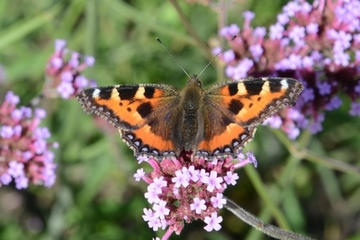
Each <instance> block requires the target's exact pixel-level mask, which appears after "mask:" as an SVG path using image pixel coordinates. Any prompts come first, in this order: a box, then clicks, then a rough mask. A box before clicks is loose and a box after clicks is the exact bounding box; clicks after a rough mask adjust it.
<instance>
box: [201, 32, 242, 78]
mask: <svg viewBox="0 0 360 240" xmlns="http://www.w3.org/2000/svg"><path fill="white" fill-rule="evenodd" d="M235 38H237V35H234V36H233V37H232V38H231V39H230V41H228V42H227V44H226V45H225V46H224V47H222V48H221V50H220V52H218V53H217V54H216V55H215V56H214V57H213V58H212V59H211V60H210V62H209V63H208V64H206V66H205V67H204V68H203V70H201V72H200V73H199V75H198V77H200V75H201V74H202V73H203V72H204V71H205V69H207V68H208V67H209V66H210V64H212V63H213V62H214V61H215V59H216V58H217V57H218V56H219V55H220V54H222V53H223V52H224V51H225V49H227V48H228V47H229V45H230V43H231V42H232V41H234V40H235Z"/></svg>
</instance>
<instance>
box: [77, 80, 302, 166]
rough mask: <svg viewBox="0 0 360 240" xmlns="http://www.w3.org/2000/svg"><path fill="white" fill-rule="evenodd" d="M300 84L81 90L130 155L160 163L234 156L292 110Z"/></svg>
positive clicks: (193, 83) (89, 108)
mask: <svg viewBox="0 0 360 240" xmlns="http://www.w3.org/2000/svg"><path fill="white" fill-rule="evenodd" d="M302 90H303V85H302V84H301V83H300V82H299V81H298V80H296V79H291V78H278V77H272V78H246V79H240V80H237V81H226V82H222V83H218V84H214V85H212V86H210V87H209V88H207V89H205V90H204V89H203V88H202V86H201V81H200V80H199V79H198V77H197V76H196V75H193V76H192V77H191V78H190V79H189V80H188V81H187V83H186V86H185V88H184V89H183V90H179V89H177V88H175V87H174V86H171V85H167V84H120V85H115V86H106V87H97V88H91V89H87V90H84V91H82V92H81V93H80V94H79V95H78V96H77V98H78V100H79V101H80V103H81V106H82V108H83V109H84V111H85V112H86V113H96V114H97V115H99V116H101V117H103V118H105V119H106V120H107V121H108V122H110V123H112V124H113V125H114V126H115V127H116V128H118V129H119V131H120V133H121V136H122V140H123V141H124V142H125V143H126V144H127V145H128V146H129V147H130V148H131V149H133V150H134V154H135V156H141V155H145V156H148V157H152V158H156V159H158V160H161V159H163V158H165V157H179V156H180V153H181V152H182V151H186V152H192V156H193V157H204V158H207V159H209V158H210V159H211V158H213V157H219V158H221V157H226V156H232V157H236V156H237V152H238V150H240V149H241V148H242V147H243V146H244V145H245V144H246V143H247V142H249V141H250V140H252V138H253V136H254V133H255V130H256V127H257V125H259V124H261V123H262V122H263V121H264V120H265V119H266V118H268V117H270V116H271V115H272V114H274V113H275V112H277V111H279V110H280V109H281V108H283V107H285V106H288V105H294V104H295V102H296V99H297V97H298V96H299V94H300V93H301V92H302Z"/></svg>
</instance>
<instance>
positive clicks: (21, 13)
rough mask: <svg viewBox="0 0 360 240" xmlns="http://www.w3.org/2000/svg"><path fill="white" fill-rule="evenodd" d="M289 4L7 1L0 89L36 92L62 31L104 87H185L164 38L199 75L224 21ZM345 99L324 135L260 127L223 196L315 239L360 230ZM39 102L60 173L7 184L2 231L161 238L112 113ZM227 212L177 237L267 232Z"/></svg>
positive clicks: (32, 235) (266, 20) (209, 78)
mask: <svg viewBox="0 0 360 240" xmlns="http://www.w3.org/2000/svg"><path fill="white" fill-rule="evenodd" d="M204 2H205V1H204ZM227 2H228V1H218V2H217V3H218V4H224V3H227ZM285 3H287V1H280V0H273V1H264V0H257V1H256V0H253V1H245V0H243V1H241V0H239V1H235V2H234V4H233V6H232V7H231V9H229V10H228V11H215V10H214V9H213V8H211V7H209V6H207V5H203V4H198V3H188V2H186V1H178V4H179V5H180V8H181V9H182V13H183V14H184V16H185V17H186V18H187V20H188V21H189V24H188V25H187V24H184V22H183V21H182V19H181V17H180V14H179V11H177V10H176V9H175V7H174V3H172V2H171V1H160V0H152V1H140V0H128V1H120V0H101V1H100V0H72V1H70V0H68V1H65V0H64V1H56V0H52V1H51V0H48V1H30V0H22V1H21V0H13V1H9V0H3V1H0V64H1V65H3V68H4V71H5V73H6V77H5V79H2V80H0V99H3V95H4V93H5V92H6V91H7V90H12V91H14V92H15V93H16V94H17V95H19V96H20V97H21V104H24V105H25V104H27V103H29V101H31V99H33V98H34V97H36V96H37V95H38V94H39V92H40V91H41V88H42V84H43V83H44V69H45V65H46V63H47V60H48V58H49V56H50V55H51V54H52V53H53V51H54V48H53V44H54V40H55V39H58V38H60V39H65V40H67V42H68V48H69V49H72V50H76V51H78V52H81V53H83V54H86V55H92V56H94V57H95V58H96V64H95V66H94V67H93V68H89V69H87V70H86V72H85V75H86V76H87V77H88V78H90V79H94V80H96V81H97V83H98V85H111V84H119V83H148V82H151V83H168V84H173V85H175V86H177V87H179V88H181V87H182V86H184V84H185V82H186V75H185V74H184V73H183V72H182V70H181V69H180V68H179V67H178V66H177V64H176V63H175V62H174V61H173V60H172V59H171V58H170V56H169V55H168V54H167V53H166V52H165V51H164V49H163V48H162V47H161V46H160V45H159V44H158V42H157V41H156V40H155V38H156V37H159V38H160V39H161V40H162V42H163V43H164V44H165V45H166V46H167V47H168V48H169V50H170V51H171V52H172V53H173V54H174V56H175V57H176V58H177V59H178V60H179V62H180V63H181V64H182V65H183V67H184V68H185V69H186V71H187V72H188V73H189V74H193V73H199V72H200V71H201V70H202V69H203V68H204V66H205V65H206V64H207V63H208V62H209V60H210V59H211V57H210V51H211V48H212V47H215V46H218V45H219V44H222V41H223V40H221V39H220V38H219V37H218V35H217V33H218V30H219V28H220V27H222V26H224V25H226V24H231V23H236V24H238V25H239V26H240V27H241V26H242V22H243V18H242V12H243V11H245V10H252V11H254V12H255V13H256V17H255V19H254V20H253V21H252V25H253V26H257V25H264V26H269V25H270V24H271V23H273V22H275V21H276V14H278V13H279V12H280V11H281V8H282V6H283V5H284V4H285ZM189 29H192V30H193V31H194V33H195V34H191V33H189ZM222 68H223V67H222V66H221V63H218V62H215V63H213V64H212V65H211V66H210V67H209V68H208V69H207V70H206V71H205V72H204V74H203V75H202V76H201V79H202V80H203V84H204V85H205V86H208V85H209V84H211V83H215V82H216V81H221V80H222V79H223V71H222ZM348 105H349V104H348V103H346V104H344V107H342V108H341V109H340V110H338V111H336V112H333V113H331V114H327V115H326V120H325V122H324V130H323V131H322V132H321V133H319V134H317V135H315V136H312V135H310V134H309V133H307V132H304V133H302V135H301V136H300V138H299V139H298V141H297V142H296V143H295V144H292V143H291V142H290V141H289V140H288V139H287V138H286V137H285V135H284V134H283V133H282V132H278V131H274V130H270V129H269V128H268V127H263V126H260V127H259V128H258V132H257V134H256V138H255V140H254V141H253V142H251V143H250V144H248V145H247V147H246V150H252V151H254V153H255V156H257V159H258V162H259V167H258V168H257V169H254V168H253V166H247V167H245V168H244V169H240V170H239V171H238V174H239V176H240V179H239V180H238V184H237V185H236V186H233V187H229V188H228V189H227V191H226V192H225V194H226V196H228V197H229V198H231V199H233V200H234V201H235V202H237V203H238V204H239V205H240V206H242V207H243V208H245V209H247V210H248V211H250V212H252V213H253V214H255V215H257V216H258V217H260V218H261V219H263V220H264V221H265V222H267V223H271V224H274V225H277V226H280V227H282V228H287V229H290V230H292V231H295V232H298V233H302V234H304V235H309V236H312V237H315V238H317V239H360V234H359V233H358V232H359V231H360V189H359V180H360V173H359V170H358V167H359V164H360V162H359V154H360V150H359V149H360V139H359V138H360V137H359V134H358V129H360V122H359V119H358V118H351V117H350V116H349V115H348ZM41 106H42V107H44V108H45V109H46V110H47V111H48V117H47V118H46V119H45V121H43V125H44V126H47V127H49V128H50V130H51V133H52V140H53V141H57V142H59V144H60V147H59V149H57V150H55V153H56V162H57V164H58V169H57V181H56V184H55V185H54V186H53V187H51V188H45V187H41V186H30V187H29V188H28V189H25V190H21V191H19V190H17V189H15V187H14V186H11V185H10V186H3V187H1V188H0V239H44V240H45V239H128V240H131V239H151V238H152V237H155V236H159V237H161V236H162V233H163V232H162V231H159V232H158V233H154V232H153V231H152V230H151V229H149V228H148V226H147V224H146V223H145V222H144V221H143V219H142V217H141V216H142V214H143V208H144V207H149V204H148V203H147V201H146V200H145V198H144V193H145V191H146V187H147V185H146V184H145V183H144V182H135V181H134V178H133V174H134V173H135V171H136V169H137V168H139V166H138V164H137V161H136V160H135V159H134V157H133V153H132V151H131V150H130V149H128V148H127V147H126V145H125V144H124V143H122V142H121V140H120V137H119V135H118V133H117V131H116V129H114V128H112V127H110V126H109V127H106V126H105V124H106V123H102V124H104V126H103V127H102V128H99V127H98V125H97V124H95V122H94V118H92V117H91V116H87V115H85V114H84V113H83V111H82V109H81V107H80V105H79V104H78V102H77V101H76V100H75V99H70V100H64V99H44V100H43V101H42V103H41ZM294 146H296V147H294ZM349 164H352V165H353V166H354V167H351V165H349ZM355 166H358V167H355ZM141 167H144V168H147V167H148V166H146V164H143V165H142V166H141ZM221 215H222V216H223V218H224V221H223V223H222V229H221V230H220V231H219V232H211V233H207V232H206V231H205V230H204V229H203V227H204V226H205V224H204V223H203V222H193V223H192V224H188V225H186V226H185V229H184V230H183V232H182V234H181V236H176V235H173V236H172V237H171V239H197V240H201V239H209V240H211V239H222V240H228V239H229V240H230V239H268V238H267V237H266V236H264V235H263V234H262V233H260V232H258V231H255V230H253V229H251V227H249V226H248V225H246V224H244V223H243V222H242V221H240V220H239V219H237V218H236V217H234V216H233V215H232V214H231V213H230V212H228V211H227V210H225V209H224V210H222V211H221ZM157 234H158V235H157Z"/></svg>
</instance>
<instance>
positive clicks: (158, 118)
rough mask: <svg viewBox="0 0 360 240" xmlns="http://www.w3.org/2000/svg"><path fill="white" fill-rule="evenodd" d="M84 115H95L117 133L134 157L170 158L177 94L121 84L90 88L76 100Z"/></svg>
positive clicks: (171, 89) (169, 89)
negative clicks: (116, 129)
mask: <svg viewBox="0 0 360 240" xmlns="http://www.w3.org/2000/svg"><path fill="white" fill-rule="evenodd" d="M77 98H78V100H79V101H80V103H81V105H82V107H83V109H84V111H85V112H86V113H96V114H97V115H99V116H100V117H103V118H105V119H106V120H107V121H109V122H110V123H112V124H113V125H114V126H115V127H117V128H119V129H120V133H121V136H122V139H123V140H124V141H125V142H126V143H127V144H128V146H129V147H131V148H132V149H133V150H134V153H135V155H136V156H139V155H142V154H145V155H151V156H153V157H156V158H157V157H160V156H162V155H163V154H174V145H173V143H172V142H171V141H170V135H171V129H172V124H171V123H172V120H173V119H172V118H174V116H175V115H174V114H173V113H172V109H174V107H175V106H176V104H177V103H178V98H179V90H178V89H177V88H175V87H173V86H171V85H166V84H123V85H115V86H107V87H99V88H92V89H87V90H84V91H82V92H81V93H80V94H79V95H78V96H77Z"/></svg>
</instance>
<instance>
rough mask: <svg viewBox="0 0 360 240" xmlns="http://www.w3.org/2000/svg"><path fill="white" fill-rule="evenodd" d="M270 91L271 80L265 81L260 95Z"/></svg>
mask: <svg viewBox="0 0 360 240" xmlns="http://www.w3.org/2000/svg"><path fill="white" fill-rule="evenodd" d="M269 92H270V82H269V81H265V82H264V84H263V86H262V88H261V92H260V94H259V95H260V96H261V95H264V94H267V93H269Z"/></svg>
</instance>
